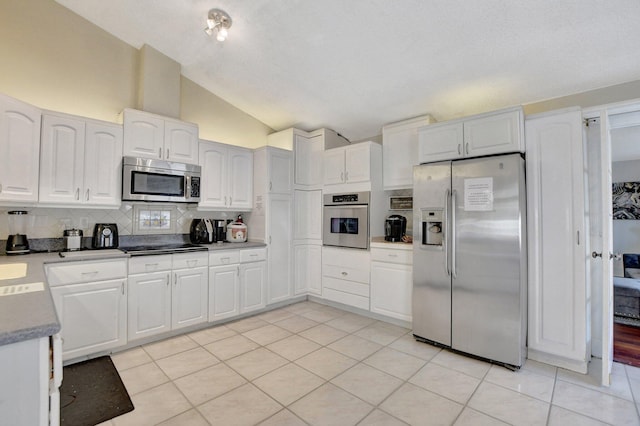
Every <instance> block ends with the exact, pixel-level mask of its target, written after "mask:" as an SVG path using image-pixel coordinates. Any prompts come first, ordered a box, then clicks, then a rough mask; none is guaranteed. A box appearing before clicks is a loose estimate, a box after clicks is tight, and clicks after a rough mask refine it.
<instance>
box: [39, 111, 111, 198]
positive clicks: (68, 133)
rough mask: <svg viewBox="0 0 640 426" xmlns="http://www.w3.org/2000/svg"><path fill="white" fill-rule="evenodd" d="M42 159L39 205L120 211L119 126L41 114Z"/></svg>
mask: <svg viewBox="0 0 640 426" xmlns="http://www.w3.org/2000/svg"><path fill="white" fill-rule="evenodd" d="M41 156H42V161H41V164H40V197H39V200H40V203H43V204H63V205H69V206H83V207H84V206H87V207H88V206H111V207H117V206H119V205H120V199H121V194H120V191H121V179H122V173H121V163H122V126H120V125H118V124H113V123H106V122H101V121H96V120H90V119H86V118H82V117H76V116H71V115H66V114H59V113H45V114H44V115H43V119H42V140H41Z"/></svg>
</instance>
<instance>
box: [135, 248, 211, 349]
mask: <svg viewBox="0 0 640 426" xmlns="http://www.w3.org/2000/svg"><path fill="white" fill-rule="evenodd" d="M207 261H208V256H207V253H181V254H167V255H158V256H140V257H133V258H131V259H129V273H130V275H129V302H128V313H129V315H128V316H129V321H128V330H129V340H135V339H139V338H142V337H148V336H153V335H156V334H160V333H164V332H167V331H170V330H177V329H180V328H184V327H188V326H190V325H195V324H199V323H202V322H205V321H207V315H208V312H207V294H208V291H209V290H208V276H209V271H208V268H207Z"/></svg>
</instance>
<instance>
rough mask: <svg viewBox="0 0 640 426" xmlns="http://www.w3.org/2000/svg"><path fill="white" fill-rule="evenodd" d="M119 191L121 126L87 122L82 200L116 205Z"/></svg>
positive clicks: (120, 181) (101, 204)
mask: <svg viewBox="0 0 640 426" xmlns="http://www.w3.org/2000/svg"><path fill="white" fill-rule="evenodd" d="M121 193H122V126H119V125H116V124H107V123H96V122H91V121H89V122H87V127H86V144H85V154H84V193H83V194H82V202H83V203H85V204H92V205H100V206H119V205H120V200H121V198H122V197H121Z"/></svg>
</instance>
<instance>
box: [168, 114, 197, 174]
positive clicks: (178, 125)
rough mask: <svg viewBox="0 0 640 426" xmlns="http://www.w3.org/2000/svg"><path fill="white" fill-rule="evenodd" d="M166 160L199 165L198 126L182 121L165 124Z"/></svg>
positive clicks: (169, 121)
mask: <svg viewBox="0 0 640 426" xmlns="http://www.w3.org/2000/svg"><path fill="white" fill-rule="evenodd" d="M164 158H165V159H166V160H167V161H178V162H180V163H188V164H198V126H196V125H195V124H191V123H184V122H181V121H173V120H166V121H165V123H164Z"/></svg>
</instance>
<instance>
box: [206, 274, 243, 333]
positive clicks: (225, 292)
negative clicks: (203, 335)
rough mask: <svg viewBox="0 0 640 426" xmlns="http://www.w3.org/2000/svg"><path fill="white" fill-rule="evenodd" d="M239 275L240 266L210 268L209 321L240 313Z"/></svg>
mask: <svg viewBox="0 0 640 426" xmlns="http://www.w3.org/2000/svg"><path fill="white" fill-rule="evenodd" d="M239 273H240V271H239V267H238V265H228V266H216V267H212V268H209V321H217V320H221V319H224V318H229V317H234V316H236V315H238V314H239V313H240V288H239V283H240V280H239Z"/></svg>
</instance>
